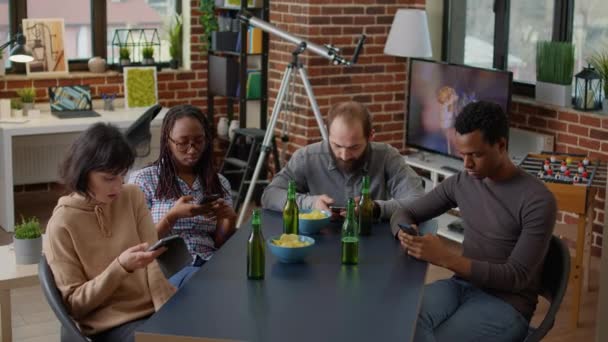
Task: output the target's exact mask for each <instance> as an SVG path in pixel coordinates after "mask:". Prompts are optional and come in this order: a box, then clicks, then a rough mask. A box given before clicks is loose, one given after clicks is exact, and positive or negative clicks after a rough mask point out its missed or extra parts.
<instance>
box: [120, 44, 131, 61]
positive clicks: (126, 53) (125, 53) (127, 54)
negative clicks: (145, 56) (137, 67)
mask: <svg viewBox="0 0 608 342" xmlns="http://www.w3.org/2000/svg"><path fill="white" fill-rule="evenodd" d="M118 54H119V55H120V65H121V66H125V65H130V64H131V50H129V48H128V47H126V46H122V47H121V48H120V50H118Z"/></svg>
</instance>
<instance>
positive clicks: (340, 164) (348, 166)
mask: <svg viewBox="0 0 608 342" xmlns="http://www.w3.org/2000/svg"><path fill="white" fill-rule="evenodd" d="M329 151H330V153H331V156H332V158H333V159H334V162H335V163H336V168H338V170H340V171H341V172H343V173H349V174H350V173H353V172H355V171H357V170H359V169H360V168H361V167H363V164H365V159H366V158H367V149H366V150H365V152H363V154H361V156H359V158H357V159H351V160H342V159H339V158H337V157H336V155H335V154H334V151H332V150H331V148H330V149H329Z"/></svg>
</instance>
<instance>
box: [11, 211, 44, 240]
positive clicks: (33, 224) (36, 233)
mask: <svg viewBox="0 0 608 342" xmlns="http://www.w3.org/2000/svg"><path fill="white" fill-rule="evenodd" d="M40 236H42V230H41V229H40V222H39V221H38V219H37V218H36V217H31V218H29V219H27V220H26V219H25V218H23V216H22V217H21V223H20V224H18V225H16V226H15V239H20V240H26V239H36V238H39V237H40Z"/></svg>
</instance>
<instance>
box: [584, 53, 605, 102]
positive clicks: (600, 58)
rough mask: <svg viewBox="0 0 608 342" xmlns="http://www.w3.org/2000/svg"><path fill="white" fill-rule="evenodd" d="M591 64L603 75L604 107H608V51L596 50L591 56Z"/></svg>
mask: <svg viewBox="0 0 608 342" xmlns="http://www.w3.org/2000/svg"><path fill="white" fill-rule="evenodd" d="M588 62H589V64H591V65H592V66H593V67H594V68H595V70H596V71H597V72H598V73H599V74H600V76H601V77H602V82H604V101H603V103H602V108H603V109H608V99H607V98H606V97H608V52H596V53H594V54H593V55H591V57H589V61H588Z"/></svg>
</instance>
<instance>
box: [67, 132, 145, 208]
mask: <svg viewBox="0 0 608 342" xmlns="http://www.w3.org/2000/svg"><path fill="white" fill-rule="evenodd" d="M134 160H135V154H134V153H133V150H132V149H131V147H130V146H129V143H128V142H127V140H126V139H125V137H124V135H123V134H122V132H120V130H118V128H116V127H115V126H113V125H110V124H105V123H96V124H94V125H93V126H91V127H89V128H88V129H87V130H86V131H84V132H83V133H82V134H80V135H79V136H78V138H76V140H75V141H74V142H73V143H72V145H71V146H70V149H69V150H68V154H67V157H66V158H65V159H64V160H63V162H62V163H61V166H60V169H59V174H60V177H61V179H62V181H63V184H64V185H65V186H66V188H67V189H68V190H69V191H73V192H77V193H80V194H81V195H84V196H85V197H89V196H88V186H89V184H88V175H89V173H90V172H91V171H103V172H110V173H112V174H116V175H117V174H121V173H123V172H125V171H127V170H128V169H129V168H130V167H131V166H132V165H133V161H134Z"/></svg>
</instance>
